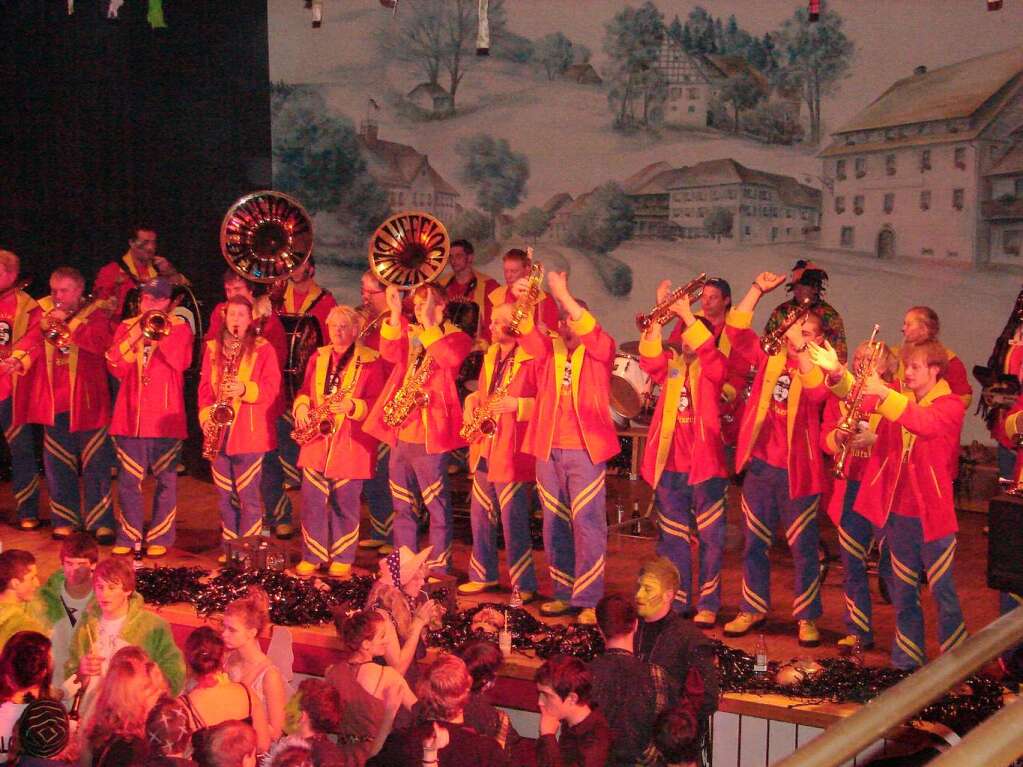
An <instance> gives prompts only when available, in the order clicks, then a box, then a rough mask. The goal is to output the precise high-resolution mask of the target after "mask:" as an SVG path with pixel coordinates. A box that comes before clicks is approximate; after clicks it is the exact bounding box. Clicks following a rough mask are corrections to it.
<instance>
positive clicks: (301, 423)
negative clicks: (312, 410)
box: [294, 405, 309, 429]
mask: <svg viewBox="0 0 1023 767" xmlns="http://www.w3.org/2000/svg"><path fill="white" fill-rule="evenodd" d="M294 416H295V425H296V426H298V427H299V428H303V429H304V428H305V427H306V426H308V425H309V406H308V405H299V406H298V407H297V408H295V412H294Z"/></svg>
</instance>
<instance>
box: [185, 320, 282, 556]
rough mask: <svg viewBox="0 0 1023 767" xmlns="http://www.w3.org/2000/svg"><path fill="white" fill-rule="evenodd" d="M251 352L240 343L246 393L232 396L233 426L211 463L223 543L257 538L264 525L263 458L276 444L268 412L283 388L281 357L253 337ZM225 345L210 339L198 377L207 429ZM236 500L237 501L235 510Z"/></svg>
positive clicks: (240, 373)
mask: <svg viewBox="0 0 1023 767" xmlns="http://www.w3.org/2000/svg"><path fill="white" fill-rule="evenodd" d="M252 341H253V343H252V345H251V348H246V347H247V346H248V344H247V342H246V341H242V342H241V344H242V347H241V349H240V350H239V352H238V353H239V354H241V355H242V356H241V358H240V359H239V360H237V362H236V363H235V364H236V365H237V374H236V378H235V380H237V382H238V383H240V384H243V385H244V386H245V392H244V393H243V394H242V395H241V396H238V397H231V398H230V399H229V400H228V404H230V406H231V407H232V408H233V409H234V414H235V416H234V423H232V424H231V425H230V426H228V427H227V430H226V431H227V434H226V436H225V438H224V442H223V446H222V447H221V449H220V451H219V452H218V453H217V455H216V457H215V458H214V459H213V460H212V462H211V463H210V471H211V473H212V474H213V484H214V485H216V487H217V497H218V505H219V506H220V530H221V539H222V540H223V541H224V542H225V543H226V542H227V541H231V540H235V539H237V538H248V537H249V536H253V535H259V534H260V532H261V531H262V527H263V497H262V492H261V484H260V483H261V478H262V471H263V455H264V454H265V453H266V452H267V451H269V450H272V449H273V448H274V446H275V444H276V437H277V435H276V433H275V432H274V431H273V430H272V426H271V425H272V423H273V421H272V419H271V415H270V411H271V410H272V409H273V408H274V407H275V406H276V403H277V401H278V396H279V394H280V388H281V371H280V367H279V366H278V364H277V354H276V352H275V351H274V348H273V346H272V345H271V344H270V342H269V341H267V340H265V339H263V338H258V337H256V338H253V339H252ZM221 344H222V341H221V340H219V339H217V340H209V341H207V342H206V347H205V349H204V350H203V358H202V373H201V375H200V378H199V426H200V427H201V428H202V429H205V427H206V424H207V422H208V421H209V418H210V415H211V413H212V411H213V407H214V405H215V404H216V403H217V401H218V399H217V395H218V392H219V389H220V386H221V383H222V381H223V378H224V367H225V365H226V364H227V363H226V360H225V358H224V357H223V356H222V353H221ZM232 496H234V497H236V498H237V499H238V505H237V507H236V506H235V505H234V504H232V502H231V499H232Z"/></svg>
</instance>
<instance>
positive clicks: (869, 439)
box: [852, 429, 877, 450]
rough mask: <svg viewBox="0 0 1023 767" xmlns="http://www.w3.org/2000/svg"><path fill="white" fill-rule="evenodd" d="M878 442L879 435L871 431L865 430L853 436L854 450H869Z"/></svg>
mask: <svg viewBox="0 0 1023 767" xmlns="http://www.w3.org/2000/svg"><path fill="white" fill-rule="evenodd" d="M875 442H877V434H875V433H874V432H872V431H871V430H870V429H863V430H861V431H858V432H856V433H855V434H853V435H852V448H853V450H867V449H868V448H870V447H872V446H873V445H874V443H875Z"/></svg>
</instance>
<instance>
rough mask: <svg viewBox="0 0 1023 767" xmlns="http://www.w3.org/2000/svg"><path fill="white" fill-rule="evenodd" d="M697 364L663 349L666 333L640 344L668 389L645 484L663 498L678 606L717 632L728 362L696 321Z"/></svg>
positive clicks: (664, 549)
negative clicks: (696, 546)
mask: <svg viewBox="0 0 1023 767" xmlns="http://www.w3.org/2000/svg"><path fill="white" fill-rule="evenodd" d="M682 341H683V343H684V344H685V346H686V348H688V349H693V350H695V353H696V358H695V359H693V360H692V361H691V362H687V361H686V360H685V358H684V357H683V356H682V355H680V354H676V353H675V352H674V351H672V350H670V349H664V348H663V347H662V345H661V338H660V332H659V331H658V332H656V333H655V334H651V335H648V336H645V337H644V338H643V339H642V340H641V341H640V345H639V352H640V367H641V368H642V369H643V371H644V372H646V373H647V374H648V375H649V376H650V377H651V378H652V379H653V381H654V383H656V384H658V385H660V386H661V396H660V398H659V399H658V401H657V407H656V409H655V410H654V416H653V419H652V420H651V422H650V431H649V435H648V439H647V444H646V450H645V451H644V454H643V468H642V473H643V479H645V480H646V481H647V482H648V483H649V484H650V486H651V487H652V488H654V491H655V493H656V495H657V506H658V513H657V516H658V529H659V534H658V540H657V553H658V554H659V555H663V556H667V557H668V558H669V559H670V560H671V561H672V562H673V563H674V564H675V566H676V567H677V568H678V571H679V575H680V576H681V579H680V582H679V590H678V591H677V592H676V594H675V604H674V607H675V609H676V610H678V611H680V612H684V611H686V610H687V609H688V608H689V605H690V602H691V601H695V602H696V607H697V609H698V610H699V611H700V612H701V613H704V612H709V613H713V614H714V618H711V617H710V616H706V615H702V616H700V620H699V622H698V625H704V624H710V625H713V623H714V619H715V618H716V615H717V612H718V610H719V609H720V607H721V558H722V554H723V553H724V543H725V484H726V477H727V476H728V472H727V470H726V468H725V455H724V447H723V444H722V440H721V421H720V417H719V404H720V401H721V387H722V385H723V384H724V381H725V377H726V374H727V368H728V362H727V360H726V359H725V355H724V354H722V353H721V351H720V350H719V349H718V348H717V346H716V345H715V343H714V337H713V335H712V334H711V332H710V331H709V330H708V329H707V327H706V326H705V325H703V324H702V323H701V322H699V321H697V322H696V323H694V324H693V325H692V326H690V327H689V328H687V329H686V330H685V332H684V333H683V334H682ZM694 533H695V535H696V536H697V539H698V540H699V543H700V564H699V572H700V575H699V577H700V581H699V587H700V591H699V598H698V600H697V599H695V597H696V595H695V594H694V593H693V589H692V580H693V568H692V562H691V557H692V539H693V535H694Z"/></svg>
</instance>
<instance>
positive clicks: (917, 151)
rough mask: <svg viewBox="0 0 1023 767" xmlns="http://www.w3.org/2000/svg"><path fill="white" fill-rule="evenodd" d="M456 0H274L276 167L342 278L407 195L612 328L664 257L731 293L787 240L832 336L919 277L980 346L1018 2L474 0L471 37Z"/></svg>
mask: <svg viewBox="0 0 1023 767" xmlns="http://www.w3.org/2000/svg"><path fill="white" fill-rule="evenodd" d="M476 8H477V3H476V0H401V2H400V3H399V7H398V11H397V13H396V14H395V13H392V11H391V10H389V9H387V8H384V7H383V6H382V5H381V3H380V2H378V0H326V2H325V12H324V20H323V25H322V27H321V28H319V29H313V28H312V27H311V24H310V19H311V17H310V15H309V14H310V12H309V11H308V10H305V9H303V8H302V4H301V3H298V2H295V0H269V12H270V71H271V80H272V83H273V104H272V108H273V173H274V186H275V188H278V189H281V190H285V191H289V192H292V193H294V194H296V195H297V196H298V197H299V198H300V199H301V200H302V201H303V202H304V203H305V204H306V205H307V206H308V207H309V209H310V211H311V212H313V213H314V216H315V224H316V231H317V239H316V252H317V258H318V261H319V263H320V264H321V265H322V266H321V270H320V273H321V277H322V279H323V281H324V282H325V283H326V284H327V285H328V286H329V287H330V288H331V289H332V290H333V291H334V292H335V295H336V296H337V297H338V299H339V300H341V301H347V302H349V303H353V304H354V303H358V279H357V278H358V274H359V273H360V272H361V271H362V270H363V269H364V268H365V265H366V253H365V243H366V236H367V234H368V233H369V232H370V231H372V230H373V228H375V226H376V225H377V224H378V223H379V222H380V220H382V218H383V217H384V216H386V215H387V214H388V213H389V212H392V211H397V210H403V209H420V210H426V211H429V212H431V213H433V214H435V215H437V216H438V217H440V218H441V219H442V220H443V221H444V222H445V223H446V224H447V225H448V227H449V229H450V230H451V232H452V234H453V235H454V236H456V237H468V238H469V239H471V240H473V241H474V243H475V244H476V246H477V262H478V263H479V264H480V265H481V267H482V269H483V270H484V271H487V272H489V273H491V274H494V275H499V274H500V260H499V257H498V256H499V254H500V253H501V252H502V251H503V250H504V249H506V248H508V247H515V246H519V247H521V246H524V245H532V246H533V247H534V248H535V250H536V252H537V254H538V257H539V258H540V259H541V260H542V261H543V262H544V263H545V265H547V267H548V268H549V269H550V268H556V269H560V268H563V269H567V270H568V271H569V272H570V274H571V277H570V285H571V287H572V289H573V291H575V292H576V293H577V294H578V295H580V296H582V297H584V298H586V299H587V300H588V301H589V303H590V305H591V307H592V308H593V309H594V311H595V313H596V314H597V315H598V317H599V318H600V319H601V321H602V322H604V324H605V325H606V326H607V327H608V328H609V329H610V330H611V332H612V333H613V334H614V335H615V337H616V338H617V339H618V340H619V342H622V341H626V340H630V339H633V338H635V337H636V331H635V329H634V326H633V322H632V317H633V315H634V314H635V313H636V312H637V311H643V310H647V309H649V308H650V306H652V304H653V295H654V288H655V286H656V284H657V283H658V281H660V280H661V279H663V278H670V279H672V280H674V281H675V282H676V283H677V284H678V283H681V282H684V281H686V280H688V279H689V278H691V277H692V276H694V275H695V274H697V273H698V272H700V271H706V272H708V273H710V274H713V275H719V276H723V277H725V278H726V279H728V280H729V281H731V283H732V285H733V290H734V291H735V293H736V294H737V295H741V294H742V292H744V291H745V289H746V286H747V285H748V284H749V281H750V280H751V278H752V277H753V275H755V274H756V273H757V272H759V271H761V270H763V269H771V270H774V271H788V270H789V269H791V267H792V265H793V263H794V262H795V261H796V260H797V259H806V258H809V259H812V260H813V261H815V262H817V263H818V264H820V265H821V266H822V267H824V268H825V269H826V270H827V271H828V273H829V275H830V283H829V289H828V294H827V295H828V300H829V301H830V302H831V303H832V304H833V305H834V306H835V307H836V308H837V309H838V310H839V311H840V312H841V313H842V314H843V316H844V318H845V321H846V327H847V328H848V330H849V337H850V345H852V344H855V343H856V342H858V341H859V340H861V339H863V338H864V337H865V336H866V335H867V334H868V333H869V329H870V327H871V326H872V324H873V323H875V322H879V323H880V324H881V326H882V335H883V337H884V338H885V340H887V341H889V342H893V343H894V342H897V341H898V340H899V339H900V337H901V335H900V326H901V319H902V314H903V312H904V310H905V309H906V308H907V307H909V306H912V305H915V304H927V305H930V306H933V307H934V308H935V309H936V310H937V311H938V312H939V314H940V315H941V318H942V322H943V329H942V339H943V340H944V341H945V343H946V344H948V345H949V346H950V347H951V348H952V349H954V350H955V351H956V352H957V353H958V354H959V355H960V356H961V357H962V358H963V360H964V362H965V363H966V366H967V368H968V369H969V368H971V367H972V366H973V365H974V364H983V363H985V362H986V361H987V357H988V355H989V354H990V351H991V347H992V344H993V342H994V339H995V337H996V336H997V335H998V333H999V332H1000V330H1001V328H1002V326H1003V324H1004V323H1005V320H1006V318H1007V316H1008V313H1009V311H1010V310H1011V308H1012V305H1013V301H1014V299H1015V297H1016V294H1017V293H1018V291H1019V288H1020V276H1019V275H1020V274H1023V271H1021V270H1020V265H1023V256H1021V253H1020V250H1021V244H1023V80H1021V76H1023V46H1021V45H1020V40H1021V39H1023V36H1021V32H1023V6H1021V4H1019V3H1012V2H1009V3H1006V4H1005V7H1004V10H1002V11H1000V12H997V13H989V12H986V11H985V4H984V3H983V2H979V0H978V1H971V2H965V1H964V0H901V1H900V2H890V1H889V2H879V1H878V0H855V1H849V2H829V3H825V6H824V13H823V15H822V17H821V21H820V22H819V23H818V24H810V23H808V21H807V18H806V9H805V4H799V3H795V2H779V1H777V0H715V2H706V3H705V4H703V5H699V4H694V3H689V2H678V1H676V0H659V1H658V2H656V3H654V2H646V3H643V4H640V3H634V4H631V5H626V4H623V3H620V2H612V1H611V0H490V7H489V21H490V36H491V51H490V54H491V55H490V56H488V57H477V56H476V55H475V47H476V35H477V18H476ZM784 299H785V296H784V295H783V294H781V293H778V294H775V295H772V296H769V297H768V298H767V299H765V303H767V304H768V305H769V306H773V305H774V304H775V303H780V302H781V301H782V300H784ZM767 308H768V307H764V309H763V310H762V311H761V313H760V314H761V316H760V321H763V320H766V316H767ZM964 436H965V438H966V440H967V441H968V440H969V439H973V438H980V439H985V440H986V438H987V435H986V432H985V431H984V429H983V425H982V423H981V422H980V420H979V418H971V419H970V420H969V421H968V426H967V430H966V433H965V435H964Z"/></svg>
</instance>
